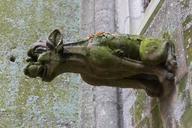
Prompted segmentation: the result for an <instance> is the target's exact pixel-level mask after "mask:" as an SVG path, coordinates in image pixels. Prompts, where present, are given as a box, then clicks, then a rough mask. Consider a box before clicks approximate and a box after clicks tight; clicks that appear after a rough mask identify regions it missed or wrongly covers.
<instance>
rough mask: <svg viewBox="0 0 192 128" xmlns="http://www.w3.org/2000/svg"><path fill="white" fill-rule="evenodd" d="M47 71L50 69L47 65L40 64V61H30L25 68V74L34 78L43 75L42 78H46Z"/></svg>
mask: <svg viewBox="0 0 192 128" xmlns="http://www.w3.org/2000/svg"><path fill="white" fill-rule="evenodd" d="M47 71H48V68H47V66H46V65H40V64H38V63H30V64H28V65H27V67H26V68H25V69H24V73H25V75H27V76H29V77H32V78H35V77H41V78H42V80H44V79H46V77H47Z"/></svg>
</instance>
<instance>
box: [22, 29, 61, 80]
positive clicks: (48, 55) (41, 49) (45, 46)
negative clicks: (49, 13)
mask: <svg viewBox="0 0 192 128" xmlns="http://www.w3.org/2000/svg"><path fill="white" fill-rule="evenodd" d="M62 47H63V35H62V34H61V32H60V31H59V30H57V29H56V30H54V31H53V32H52V33H51V34H50V35H49V37H48V40H39V41H37V42H36V43H34V44H33V45H32V47H31V48H30V49H29V51H28V56H29V58H28V59H27V61H28V62H29V64H28V65H27V67H26V68H25V69H24V73H25V75H27V76H30V77H33V78H35V77H41V78H42V80H43V81H51V80H52V79H53V78H55V77H56V76H57V75H59V74H60V72H59V70H60V69H59V66H60V62H61V61H64V60H62V58H61V56H60V54H59V53H60V52H62V50H63V49H62Z"/></svg>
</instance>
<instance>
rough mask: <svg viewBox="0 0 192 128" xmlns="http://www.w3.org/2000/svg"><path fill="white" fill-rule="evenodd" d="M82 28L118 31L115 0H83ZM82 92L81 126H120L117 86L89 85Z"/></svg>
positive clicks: (91, 30) (83, 31)
mask: <svg viewBox="0 0 192 128" xmlns="http://www.w3.org/2000/svg"><path fill="white" fill-rule="evenodd" d="M81 31H82V32H81V34H82V35H88V34H91V33H94V32H100V31H105V32H115V0H105V1H104V0H82V2H81ZM83 86H84V85H83ZM81 92H82V98H81V102H82V105H81V118H80V122H81V128H120V123H119V111H118V91H117V89H116V88H110V87H103V86H102V87H91V86H90V87H88V86H86V87H82V91H81Z"/></svg>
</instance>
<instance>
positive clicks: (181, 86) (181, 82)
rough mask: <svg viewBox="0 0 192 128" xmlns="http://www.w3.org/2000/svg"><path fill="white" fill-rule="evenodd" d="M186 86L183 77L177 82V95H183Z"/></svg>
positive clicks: (185, 78) (185, 79)
mask: <svg viewBox="0 0 192 128" xmlns="http://www.w3.org/2000/svg"><path fill="white" fill-rule="evenodd" d="M186 84H187V77H186V76H185V77H184V78H183V79H182V80H181V81H180V82H179V90H178V91H179V93H181V94H182V93H183V92H184V91H185V87H186Z"/></svg>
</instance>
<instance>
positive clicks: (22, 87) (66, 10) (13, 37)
mask: <svg viewBox="0 0 192 128" xmlns="http://www.w3.org/2000/svg"><path fill="white" fill-rule="evenodd" d="M79 10H80V8H79V0H72V1H68V0H57V1H54V0H49V1H42V0H38V1H32V0H14V1H9V0H8V1H7V0H6V1H1V2H0V28H1V31H0V43H1V46H0V81H1V84H0V88H1V90H0V115H1V116H0V127H2V128H5V127H8V128H14V127H15V128H16V127H19V128H21V127H26V128H28V127H42V128H44V127H50V128H51V127H67V128H75V127H77V126H78V115H79V111H78V109H79V107H78V106H79V102H78V99H79V87H78V85H79V83H80V82H79V77H77V76H76V75H73V76H72V77H71V75H65V76H60V77H59V78H57V79H56V80H55V81H53V82H52V83H49V84H48V83H43V82H41V80H40V79H28V77H26V76H24V74H23V67H25V64H26V63H25V57H26V56H25V55H26V51H27V48H28V47H29V45H30V44H32V43H33V42H34V41H36V40H37V39H38V38H39V37H47V34H48V33H49V32H50V31H52V30H53V29H55V28H60V29H62V30H66V31H64V33H65V39H66V41H69V40H70V41H72V40H73V39H75V38H77V37H78V36H79V34H78V32H79V17H80V15H79ZM12 56H14V58H15V59H14V61H10V58H11V57H12ZM11 60H12V59H11Z"/></svg>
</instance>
